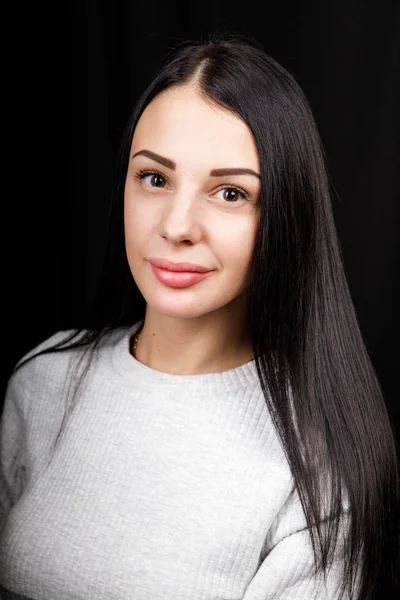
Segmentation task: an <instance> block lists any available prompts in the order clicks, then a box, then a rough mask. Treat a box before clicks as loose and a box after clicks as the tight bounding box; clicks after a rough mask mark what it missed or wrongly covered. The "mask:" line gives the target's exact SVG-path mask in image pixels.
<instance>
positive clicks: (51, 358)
mask: <svg viewBox="0 0 400 600" xmlns="http://www.w3.org/2000/svg"><path fill="white" fill-rule="evenodd" d="M124 335H126V328H125V327H119V328H114V329H112V330H110V331H108V332H107V333H103V334H102V335H98V336H96V335H94V334H93V332H91V331H90V330H87V329H66V330H60V331H57V332H55V333H53V334H52V335H50V336H49V337H47V338H45V339H44V340H43V341H41V342H40V343H39V344H37V345H36V346H34V347H33V348H32V349H31V350H29V352H27V353H26V354H25V355H24V356H22V358H21V359H20V360H19V361H18V363H17V364H16V366H15V368H14V372H13V374H12V375H11V378H10V381H11V380H14V381H15V382H16V383H17V384H18V383H23V382H24V381H29V382H30V385H31V384H32V382H33V381H34V380H36V379H37V377H45V378H46V381H47V382H51V381H52V380H56V381H57V380H59V379H60V378H63V379H64V378H65V375H66V371H67V370H68V368H69V367H71V368H73V365H78V364H82V360H83V359H84V358H85V357H87V358H89V356H90V355H91V351H94V350H96V360H98V359H100V360H101V359H102V358H104V356H106V355H107V353H108V352H110V351H111V350H112V348H113V347H114V345H115V344H116V343H117V342H118V340H120V339H121V337H123V336H124ZM93 354H94V352H93Z"/></svg>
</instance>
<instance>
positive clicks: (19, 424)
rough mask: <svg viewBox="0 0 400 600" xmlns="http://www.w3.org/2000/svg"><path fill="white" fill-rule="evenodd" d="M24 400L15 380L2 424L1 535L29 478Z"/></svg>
mask: <svg viewBox="0 0 400 600" xmlns="http://www.w3.org/2000/svg"><path fill="white" fill-rule="evenodd" d="M22 399H23V393H22V388H21V384H20V383H19V382H18V381H17V378H16V377H12V378H11V379H10V381H9V382H8V385H7V390H6V395H5V399H4V404H3V410H2V415H1V421H0V534H1V532H2V530H3V527H4V524H5V521H6V519H7V515H8V513H9V511H10V510H11V508H12V507H13V506H14V504H15V503H16V501H17V500H18V498H19V497H20V495H21V493H22V490H23V487H24V483H25V478H26V468H27V431H26V419H25V415H24V410H23V406H22Z"/></svg>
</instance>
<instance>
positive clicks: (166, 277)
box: [150, 262, 212, 288]
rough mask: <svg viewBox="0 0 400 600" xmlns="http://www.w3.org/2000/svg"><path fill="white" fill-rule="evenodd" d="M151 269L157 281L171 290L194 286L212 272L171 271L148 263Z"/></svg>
mask: <svg viewBox="0 0 400 600" xmlns="http://www.w3.org/2000/svg"><path fill="white" fill-rule="evenodd" d="M150 266H151V269H152V271H153V273H154V275H155V276H156V277H157V279H158V280H159V281H160V282H161V283H163V284H164V285H166V286H168V287H172V288H185V287H189V286H191V285H194V284H196V283H198V282H199V281H201V280H202V279H205V278H206V277H208V276H209V275H210V274H211V273H212V271H205V272H203V273H200V272H198V271H171V270H169V269H162V268H160V267H157V266H156V265H154V264H153V262H151V263H150Z"/></svg>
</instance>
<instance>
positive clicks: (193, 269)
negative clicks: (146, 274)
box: [149, 258, 213, 273]
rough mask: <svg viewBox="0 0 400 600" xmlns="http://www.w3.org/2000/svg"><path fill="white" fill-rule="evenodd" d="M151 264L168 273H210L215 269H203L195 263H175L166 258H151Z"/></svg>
mask: <svg viewBox="0 0 400 600" xmlns="http://www.w3.org/2000/svg"><path fill="white" fill-rule="evenodd" d="M149 263H150V264H151V265H153V266H155V267H157V268H159V269H164V270H167V271H174V272H184V273H209V272H210V271H212V270H213V269H207V267H203V265H196V264H194V263H189V262H180V263H174V262H172V261H170V260H167V259H165V258H150V259H149Z"/></svg>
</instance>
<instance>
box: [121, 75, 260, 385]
mask: <svg viewBox="0 0 400 600" xmlns="http://www.w3.org/2000/svg"><path fill="white" fill-rule="evenodd" d="M138 153H139V154H138ZM165 159H166V160H165ZM216 169H247V170H249V172H246V173H239V174H229V175H227V174H224V175H221V174H217V175H216V174H215V173H213V171H214V170H216ZM250 170H251V171H252V172H250ZM141 171H145V172H144V173H143V172H142V173H141ZM235 188H239V189H235ZM260 188H261V180H260V166H259V158H258V152H257V147H256V144H255V140H254V137H253V135H252V133H251V131H250V129H249V128H248V126H247V124H246V123H245V122H244V121H243V120H242V119H241V118H240V117H239V116H238V115H235V114H233V113H232V112H229V111H227V110H225V109H223V108H221V107H220V106H218V105H216V104H213V103H211V101H209V100H208V99H207V101H205V100H204V99H203V98H202V96H201V94H200V93H199V90H198V89H197V88H196V84H195V83H192V84H186V85H183V86H177V87H174V88H170V89H169V90H167V91H166V92H164V93H162V94H160V95H159V96H157V97H156V98H154V99H153V100H152V102H151V103H150V104H149V105H148V106H147V107H146V109H145V110H144V112H143V114H142V115H141V117H140V119H139V121H138V124H137V126H136V129H135V132H134V135H133V138H132V144H131V153H130V161H129V167H128V171H127V177H126V183H125V198H124V223H125V240H126V252H127V257H128V262H129V266H130V269H131V272H132V275H133V277H134V279H135V282H136V284H137V286H138V288H139V289H140V291H141V293H142V295H143V297H144V299H145V301H146V314H145V321H144V326H143V329H142V332H141V334H140V337H139V343H138V346H137V350H136V358H137V360H139V361H140V362H142V363H143V364H145V365H147V366H149V367H151V368H153V369H155V370H158V371H161V372H164V373H170V374H177V375H198V374H204V373H213V372H222V371H226V370H228V369H232V368H235V367H237V366H239V365H242V364H244V363H246V362H248V361H250V360H251V359H252V358H254V355H253V350H252V345H251V340H250V339H249V334H248V332H247V328H246V324H245V322H246V321H245V291H246V289H247V288H248V285H249V280H250V279H249V277H250V263H251V259H252V256H253V251H254V244H255V239H256V235H257V231H258V226H259V211H260V202H259V195H260ZM240 190H241V191H240ZM246 195H247V196H246ZM151 258H164V259H167V260H170V261H172V262H184V261H187V262H191V263H196V264H200V265H203V266H204V267H207V268H208V269H212V270H213V271H212V273H211V274H209V275H208V276H207V277H206V278H205V279H203V280H202V281H199V282H197V283H195V284H193V285H191V286H189V287H185V288H171V287H168V286H167V285H165V284H164V283H162V282H160V281H159V280H158V279H157V277H156V276H155V275H154V273H153V271H152V268H151V266H150V263H149V262H148V260H149V259H151Z"/></svg>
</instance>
